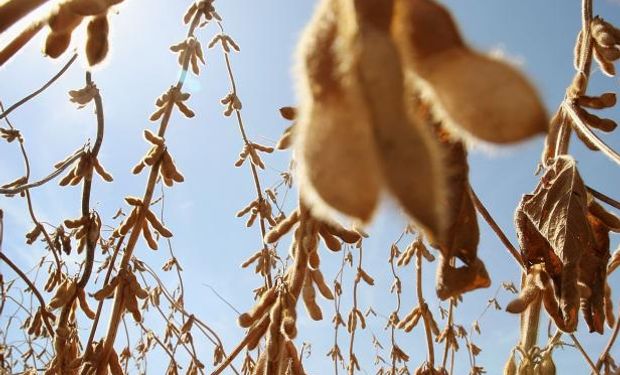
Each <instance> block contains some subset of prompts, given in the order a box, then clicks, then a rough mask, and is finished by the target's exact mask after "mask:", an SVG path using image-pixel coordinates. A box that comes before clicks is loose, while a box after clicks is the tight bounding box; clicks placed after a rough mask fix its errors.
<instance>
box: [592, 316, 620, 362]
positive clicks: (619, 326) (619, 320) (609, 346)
mask: <svg viewBox="0 0 620 375" xmlns="http://www.w3.org/2000/svg"><path fill="white" fill-rule="evenodd" d="M618 311H619V312H620V308H619V309H618ZM619 332H620V313H619V314H618V317H617V318H616V322H615V324H614V330H613V332H612V334H611V336H610V337H609V341H607V345H605V349H603V352H602V353H601V355H600V356H599V357H598V360H597V361H596V369H597V370H599V371H600V369H601V367H602V366H603V363H604V362H605V360H606V359H607V356H609V353H610V352H611V349H612V348H613V346H614V344H615V342H616V339H617V338H618V333H619Z"/></svg>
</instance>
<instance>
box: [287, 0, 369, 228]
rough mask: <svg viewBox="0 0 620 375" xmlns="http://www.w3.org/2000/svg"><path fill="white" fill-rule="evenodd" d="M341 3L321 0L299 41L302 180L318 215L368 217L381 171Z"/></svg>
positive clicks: (297, 133) (306, 199)
mask: <svg viewBox="0 0 620 375" xmlns="http://www.w3.org/2000/svg"><path fill="white" fill-rule="evenodd" d="M339 6H341V4H339V2H336V1H329V0H324V1H322V2H321V3H320V5H319V7H318V9H317V11H316V12H315V14H314V16H313V19H312V21H311V22H310V25H309V26H308V27H307V28H306V30H305V32H304V35H303V37H302V40H301V42H300V44H299V47H298V52H297V54H298V66H299V69H298V73H297V74H298V77H299V85H298V87H299V96H300V97H301V103H300V106H299V108H298V111H299V112H298V117H297V125H296V129H295V146H294V147H295V152H296V154H297V161H298V164H297V172H298V180H299V181H300V186H301V187H302V188H301V189H300V194H301V197H302V199H303V200H304V202H306V203H307V204H308V205H309V206H310V207H311V208H312V212H313V214H314V215H319V216H323V217H329V216H332V214H333V212H334V211H339V212H342V213H344V214H346V215H348V216H351V217H354V218H357V219H360V220H362V221H364V222H367V221H369V220H370V218H371V216H372V214H373V213H374V211H375V207H376V205H377V201H378V196H379V190H380V180H381V172H380V169H379V161H378V159H377V154H376V150H375V148H376V146H375V144H374V139H373V138H374V136H373V129H372V125H371V117H370V113H368V110H367V103H366V101H365V98H364V97H363V91H362V89H361V87H360V83H359V80H358V79H357V77H355V71H354V66H353V61H351V60H352V59H353V56H354V55H355V54H354V53H352V50H351V43H350V41H349V40H347V36H346V35H344V32H345V30H343V29H345V28H346V26H345V25H346V24H347V23H346V22H341V20H340V18H341V17H343V16H345V15H346V14H339V13H340V12H339Z"/></svg>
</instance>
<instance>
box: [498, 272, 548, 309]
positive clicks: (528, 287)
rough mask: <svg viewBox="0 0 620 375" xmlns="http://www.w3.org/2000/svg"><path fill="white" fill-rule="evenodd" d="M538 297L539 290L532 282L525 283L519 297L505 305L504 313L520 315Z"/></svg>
mask: <svg viewBox="0 0 620 375" xmlns="http://www.w3.org/2000/svg"><path fill="white" fill-rule="evenodd" d="M538 296H540V289H538V287H537V286H536V285H534V284H533V283H532V282H528V281H527V279H526V283H525V285H524V286H523V289H521V292H520V293H519V296H518V297H517V298H516V299H514V300H512V301H511V302H510V303H508V305H506V311H508V312H509V313H513V314H520V313H522V312H523V311H525V309H527V307H528V306H529V305H530V303H532V302H533V301H534V300H535V299H536V298H538Z"/></svg>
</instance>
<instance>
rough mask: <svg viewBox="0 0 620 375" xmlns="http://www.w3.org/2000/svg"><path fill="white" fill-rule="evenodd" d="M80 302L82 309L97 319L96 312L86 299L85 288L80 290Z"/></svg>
mask: <svg viewBox="0 0 620 375" xmlns="http://www.w3.org/2000/svg"><path fill="white" fill-rule="evenodd" d="M78 302H79V304H80V309H82V311H84V314H86V316H87V317H88V318H89V319H91V320H93V319H95V312H94V311H93V310H91V308H90V306H88V302H87V301H86V292H84V289H83V288H80V289H79V290H78Z"/></svg>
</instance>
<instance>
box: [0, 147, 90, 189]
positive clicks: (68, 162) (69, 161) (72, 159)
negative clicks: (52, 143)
mask: <svg viewBox="0 0 620 375" xmlns="http://www.w3.org/2000/svg"><path fill="white" fill-rule="evenodd" d="M83 154H84V149H83V148H82V149H79V150H77V151H75V152H74V153H73V155H72V156H71V157H70V158H69V159H67V160H66V161H64V162H63V163H62V165H61V166H59V167H58V168H57V169H56V170H55V171H54V172H52V173H50V174H49V175H48V176H47V177H44V178H42V179H41V180H39V181H35V182H31V183H29V184H25V185H20V186H18V187H15V188H12V189H11V188H0V194H4V195H15V194H19V193H21V192H22V191H25V190H29V189H32V188H36V187H39V186H42V185H45V184H46V183H48V182H49V181H51V180H53V179H54V178H56V177H58V176H59V175H60V174H61V173H62V172H63V171H64V170H65V169H67V168H68V167H69V166H71V165H72V164H73V163H74V162H75V161H77V160H78V159H79V158H80V157H81V156H82V155H83Z"/></svg>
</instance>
